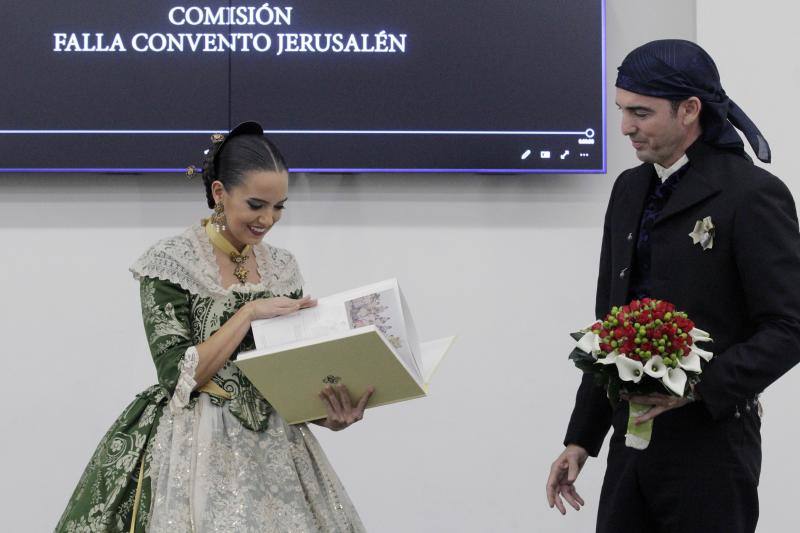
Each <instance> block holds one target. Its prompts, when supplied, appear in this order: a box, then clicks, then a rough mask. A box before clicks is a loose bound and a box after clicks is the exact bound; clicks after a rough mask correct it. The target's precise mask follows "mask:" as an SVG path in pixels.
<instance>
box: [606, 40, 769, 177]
mask: <svg viewBox="0 0 800 533" xmlns="http://www.w3.org/2000/svg"><path fill="white" fill-rule="evenodd" d="M618 70H619V73H618V74H617V87H619V88H620V89H624V90H626V91H630V92H633V93H637V94H643V95H645V96H654V97H657V98H666V99H668V100H684V99H686V98H689V97H692V96H696V97H697V98H699V99H700V101H701V102H702V103H703V112H702V115H701V120H702V127H703V140H705V141H706V142H708V143H710V144H713V145H715V146H719V147H722V148H729V149H734V150H738V151H741V152H742V153H744V144H743V143H742V140H741V138H740V137H739V134H738V133H736V129H739V130H741V132H742V133H743V134H744V136H745V137H746V138H747V141H748V142H749V143H750V146H751V147H752V148H753V152H755V154H756V157H758V158H759V159H760V160H761V161H763V162H765V163H769V162H770V159H771V157H772V153H771V151H770V148H769V143H767V140H766V139H764V136H763V135H761V132H760V131H759V130H758V128H757V127H756V125H755V124H754V123H753V121H752V120H750V117H748V116H747V115H746V114H745V112H744V111H742V109H741V108H740V107H739V106H738V105H736V103H735V102H734V101H733V100H731V99H730V98H728V96H727V95H726V94H725V91H724V90H723V89H722V83H721V82H720V79H719V71H718V70H717V66H716V65H715V64H714V60H713V59H711V56H710V55H708V53H707V52H706V51H705V50H703V49H702V48H700V46H698V45H697V44H695V43H693V42H691V41H684V40H680V39H665V40H661V41H652V42H649V43H647V44H645V45H642V46H640V47H639V48H637V49H635V50H634V51H633V52H631V53H630V54H628V56H627V57H626V58H625V60H624V61H623V62H622V65H620V67H619V69H618ZM734 128H736V129H734Z"/></svg>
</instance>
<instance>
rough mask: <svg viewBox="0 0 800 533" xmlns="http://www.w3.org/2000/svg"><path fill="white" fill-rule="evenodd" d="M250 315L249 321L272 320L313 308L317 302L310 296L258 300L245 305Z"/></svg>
mask: <svg viewBox="0 0 800 533" xmlns="http://www.w3.org/2000/svg"><path fill="white" fill-rule="evenodd" d="M246 305H247V306H248V311H249V313H250V320H251V321H252V320H260V319H263V318H274V317H276V316H283V315H290V314H292V313H294V312H295V311H299V310H300V309H306V308H308V307H314V306H315V305H317V301H316V300H314V299H313V298H311V296H304V297H302V298H300V299H298V300H295V299H294V298H287V297H286V296H278V297H277V298H260V299H258V300H253V301H252V302H249V303H247V304H246Z"/></svg>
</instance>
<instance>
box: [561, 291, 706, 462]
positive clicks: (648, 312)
mask: <svg viewBox="0 0 800 533" xmlns="http://www.w3.org/2000/svg"><path fill="white" fill-rule="evenodd" d="M572 337H573V338H574V339H575V340H576V341H577V345H576V346H575V349H574V350H573V351H572V353H571V354H570V356H569V358H570V359H571V360H572V361H573V362H574V363H575V366H577V367H578V368H579V369H581V370H583V371H584V372H588V373H591V374H593V375H594V376H595V380H596V382H597V384H598V385H601V386H604V387H605V388H606V390H607V392H608V398H609V399H610V400H611V402H612V403H616V402H617V401H619V395H620V393H626V394H629V395H646V394H651V393H655V392H661V393H663V392H665V391H666V392H667V393H669V394H672V395H675V396H679V397H690V395H691V386H692V385H694V384H696V383H698V382H699V381H700V374H701V373H702V371H703V364H704V363H703V361H705V362H708V361H710V360H711V358H712V357H713V354H712V353H711V352H707V351H705V350H703V349H702V348H700V347H698V346H697V343H698V342H709V341H711V337H710V336H709V334H708V333H706V332H705V331H703V330H701V329H698V328H696V327H695V325H694V322H692V321H691V320H690V319H689V317H688V316H687V314H686V313H684V312H681V311H679V310H677V309H676V308H675V306H674V305H673V304H671V303H669V302H666V301H663V300H653V299H650V298H644V299H642V300H634V301H632V302H631V303H629V304H628V305H624V306H621V307H616V306H615V307H613V308H612V309H611V312H610V313H609V314H608V315H606V316H605V318H604V319H603V320H602V321H598V322H595V323H594V324H592V325H591V326H589V327H588V328H586V329H584V330H582V331H579V332H577V333H573V334H572ZM648 409H649V406H646V405H638V404H635V403H631V405H630V415H629V419H628V433H627V434H626V436H625V437H626V438H625V443H626V444H627V445H628V446H630V447H633V448H638V449H645V448H647V445H648V444H649V443H650V437H651V435H652V431H653V425H652V424H653V422H652V420H651V421H649V422H645V423H643V424H640V425H638V426H637V425H636V424H634V422H633V421H634V419H635V418H636V417H638V416H640V415H642V414H644V413H645V412H646V411H647V410H648Z"/></svg>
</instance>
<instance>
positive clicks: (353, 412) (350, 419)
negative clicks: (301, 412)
mask: <svg viewBox="0 0 800 533" xmlns="http://www.w3.org/2000/svg"><path fill="white" fill-rule="evenodd" d="M374 392H375V388H374V387H367V390H366V392H365V393H364V394H363V395H362V396H361V398H360V399H359V400H358V403H357V404H356V405H355V407H353V405H352V402H351V401H350V392H349V391H348V390H347V387H345V386H344V385H336V386H335V387H331V386H330V385H328V386H327V387H325V388H324V389H322V392H320V393H319V397H320V398H321V399H322V401H323V402H324V403H325V408H326V409H327V410H328V417H327V418H326V419H325V420H319V421H317V422H316V423H317V424H319V425H320V426H325V427H326V428H328V429H330V430H332V431H340V430H342V429H345V428H346V427H348V426H351V425H353V424H355V423H356V422H358V421H359V420H361V419H362V418H364V409H365V408H366V407H367V402H368V401H369V398H370V396H372V393H374Z"/></svg>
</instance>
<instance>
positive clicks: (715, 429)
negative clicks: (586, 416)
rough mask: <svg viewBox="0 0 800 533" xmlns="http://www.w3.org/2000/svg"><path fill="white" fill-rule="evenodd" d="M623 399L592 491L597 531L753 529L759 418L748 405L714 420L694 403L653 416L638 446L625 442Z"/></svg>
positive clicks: (745, 532)
mask: <svg viewBox="0 0 800 533" xmlns="http://www.w3.org/2000/svg"><path fill="white" fill-rule="evenodd" d="M627 416H628V409H627V404H621V407H620V408H618V409H617V411H616V412H615V414H614V434H613V436H612V438H611V445H610V449H609V455H608V466H607V468H606V475H605V479H604V480H603V489H602V492H601V494H600V502H599V511H598V517H597V533H753V532H754V531H755V529H756V523H757V522H758V478H759V475H760V471H761V436H760V428H761V419H760V416H759V414H758V412H757V409H756V408H755V407H754V406H752V405H751V406H749V407H746V406H745V405H744V404H743V405H742V406H741V407H740V408H739V415H738V416H731V417H730V418H728V419H725V420H722V421H720V422H714V421H713V420H712V419H711V417H710V416H709V415H708V413H707V412H706V411H705V408H703V407H702V404H701V403H697V404H690V405H687V406H684V407H681V408H679V409H675V410H673V411H669V412H667V413H664V414H663V415H661V416H659V417H657V418H656V419H655V423H654V425H653V438H652V441H651V443H650V446H649V447H648V448H647V449H646V450H635V449H632V448H627V447H626V446H625V425H626V423H627Z"/></svg>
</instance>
